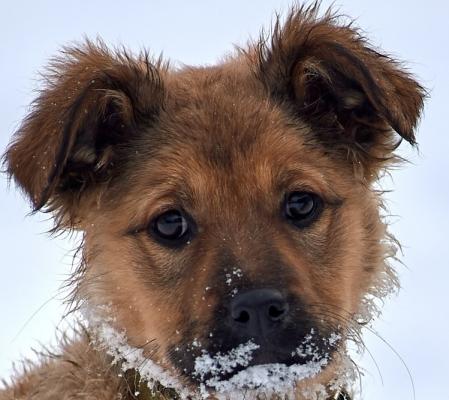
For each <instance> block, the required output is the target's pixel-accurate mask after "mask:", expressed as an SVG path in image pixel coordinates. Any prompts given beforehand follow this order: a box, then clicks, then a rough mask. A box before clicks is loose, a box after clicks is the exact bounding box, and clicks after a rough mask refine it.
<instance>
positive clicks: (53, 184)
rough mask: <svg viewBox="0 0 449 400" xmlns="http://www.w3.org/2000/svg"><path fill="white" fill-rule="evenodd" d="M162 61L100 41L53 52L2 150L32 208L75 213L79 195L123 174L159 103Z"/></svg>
mask: <svg viewBox="0 0 449 400" xmlns="http://www.w3.org/2000/svg"><path fill="white" fill-rule="evenodd" d="M160 69H161V68H159V65H158V64H157V62H156V63H155V64H153V63H151V62H150V60H149V57H148V56H147V55H146V53H142V54H141V55H140V56H138V57H133V56H131V55H130V54H129V53H128V52H127V51H125V50H116V51H113V50H110V49H108V48H107V47H106V45H105V44H104V43H103V42H101V41H97V42H91V41H86V42H85V43H83V44H80V45H76V46H72V47H66V48H65V49H64V50H63V51H62V52H61V54H60V56H59V57H57V58H55V59H54V60H53V62H52V63H51V64H50V66H49V68H48V71H47V73H46V74H45V75H44V77H45V83H46V85H45V86H44V88H43V89H42V90H41V92H40V95H39V96H38V98H37V99H36V100H35V101H34V103H33V106H32V108H31V111H30V112H29V114H28V116H27V117H26V118H25V120H24V121H23V123H22V125H21V126H20V127H19V129H18V131H17V132H16V134H15V138H14V140H13V142H12V143H11V145H10V146H9V148H8V149H7V152H6V154H5V156H4V164H5V166H6V168H7V172H8V173H9V175H10V176H12V177H13V178H14V179H15V181H16V182H17V183H18V185H19V186H20V187H21V188H22V189H23V191H24V192H25V193H26V194H27V195H28V196H29V198H30V199H31V201H32V203H33V206H34V209H35V210H39V209H42V208H43V207H46V209H47V210H50V211H56V212H57V214H58V216H59V217H58V218H59V219H62V218H65V219H69V220H72V219H73V215H74V210H76V209H77V207H78V203H80V199H83V198H85V197H86V195H90V194H93V193H96V192H97V191H98V190H99V189H100V188H104V187H106V186H107V184H108V183H109V182H110V181H111V180H112V179H113V178H115V177H117V176H120V174H121V173H122V171H123V168H122V165H121V164H123V163H124V162H125V161H124V158H125V157H124V156H123V154H129V153H130V152H129V151H128V148H129V143H130V141H131V140H133V139H134V138H135V137H136V135H137V134H138V132H139V131H140V130H141V129H143V128H142V127H146V128H148V127H149V126H151V124H153V123H155V121H156V120H157V117H158V115H159V111H160V110H161V108H162V104H163V99H164V88H163V83H162V77H161V76H160ZM129 156H130V157H131V156H132V155H129ZM97 189H98V190H97ZM66 215H69V216H70V217H66Z"/></svg>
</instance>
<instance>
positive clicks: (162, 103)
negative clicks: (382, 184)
mask: <svg viewBox="0 0 449 400" xmlns="http://www.w3.org/2000/svg"><path fill="white" fill-rule="evenodd" d="M317 13H318V10H317V7H316V6H312V7H309V8H304V7H297V8H294V9H292V11H291V12H290V13H289V15H288V16H287V18H286V19H285V21H284V22H283V23H281V22H280V21H279V20H278V21H277V22H276V23H275V25H274V28H273V31H272V34H271V36H270V37H269V38H267V37H265V36H263V37H261V38H260V40H258V41H255V42H252V43H250V44H249V45H248V46H247V47H245V48H241V49H237V50H236V51H235V54H234V55H233V56H230V57H228V58H226V59H225V60H224V61H223V62H221V63H220V64H217V65H216V66H212V67H183V68H182V69H180V70H174V69H172V68H171V67H170V66H169V65H168V64H167V63H164V62H163V61H162V60H153V59H151V58H150V57H149V56H148V54H147V53H143V54H140V55H138V56H134V55H132V54H130V53H129V52H127V51H125V50H123V49H119V50H115V51H112V50H110V49H108V48H107V47H106V46H105V45H104V44H103V43H102V42H90V41H87V42H85V43H84V44H81V45H75V46H72V47H67V48H65V49H64V50H63V51H62V53H61V54H60V55H59V56H58V57H57V58H56V59H54V60H53V61H52V63H51V64H50V67H49V68H48V71H47V74H46V85H45V86H44V87H43V89H42V90H41V93H40V94H39V96H38V98H37V99H36V101H35V102H34V104H33V107H32V110H31V112H30V113H29V115H28V117H27V118H26V119H25V120H24V122H23V124H22V126H21V127H20V128H19V130H18V131H17V133H16V134H15V137H14V139H13V142H12V143H11V145H10V147H9V148H8V150H7V152H6V154H5V165H6V168H7V170H8V173H9V174H10V176H12V177H13V178H14V180H15V181H16V183H17V184H18V186H19V187H20V188H21V189H22V190H23V191H24V192H25V194H26V195H27V196H28V197H29V198H30V199H31V202H32V205H33V207H34V209H35V210H36V211H37V210H45V211H48V212H52V213H53V215H54V218H55V231H61V230H76V231H80V232H82V233H83V246H82V248H81V253H82V257H81V258H82V260H81V263H80V266H79V268H78V269H77V271H75V273H74V275H73V279H72V282H71V289H72V291H73V295H72V298H71V301H72V302H73V305H74V308H78V307H82V306H83V305H84V306H86V305H88V307H90V308H93V307H95V306H96V305H103V304H110V305H111V308H112V312H113V314H114V315H115V316H116V318H117V320H116V326H117V328H118V329H123V328H125V329H126V331H127V334H128V337H129V340H130V343H131V344H132V345H134V346H136V347H139V346H143V347H144V348H145V352H146V354H147V356H148V357H151V358H153V359H155V360H158V361H159V362H160V363H161V364H162V365H164V366H165V367H166V368H167V369H170V370H174V371H176V372H177V373H179V372H180V371H181V370H182V368H180V366H181V365H182V366H184V365H187V366H190V367H189V368H191V363H192V360H191V359H187V360H184V359H183V358H182V357H183V356H182V355H181V356H179V355H178V354H176V352H175V350H174V349H175V348H177V347H180V348H183V349H185V348H186V346H187V345H188V343H191V341H192V340H194V339H195V338H201V340H202V341H203V342H204V344H205V346H206V347H207V348H208V349H211V350H216V349H220V348H223V346H225V347H226V346H227V348H232V346H233V345H234V344H235V343H234V342H229V343H228V342H225V341H222V342H214V340H213V339H209V338H208V337H206V336H205V334H204V333H205V332H209V331H214V330H216V331H217V332H219V331H220V329H224V328H223V327H222V326H221V325H220V323H221V322H220V317H219V316H220V315H221V314H220V313H221V312H222V304H223V302H225V301H227V300H226V299H228V298H229V296H231V294H230V293H229V291H230V289H231V288H230V287H228V286H226V285H225V279H226V273H227V272H228V271H230V270H231V269H232V267H234V266H238V267H239V268H240V269H242V270H243V271H244V274H243V277H242V278H241V279H240V278H236V281H235V284H236V285H237V287H238V289H239V290H246V289H248V288H253V287H271V286H279V287H281V288H283V290H285V291H286V292H288V293H290V294H291V295H292V296H293V297H294V299H295V301H298V302H299V303H298V304H300V306H298V310H300V309H301V310H304V313H302V314H301V316H298V317H297V319H295V321H296V322H297V323H298V322H299V321H302V322H301V323H304V324H305V325H304V326H307V324H312V326H317V327H318V329H321V330H322V331H325V332H331V331H332V330H335V329H337V328H338V329H340V328H341V327H343V328H344V332H345V338H348V339H351V338H352V339H355V340H358V334H359V330H360V326H359V324H358V323H357V322H356V321H357V318H359V317H360V316H361V315H365V316H366V312H368V314H369V313H371V312H372V309H371V308H370V307H371V306H372V303H370V302H369V299H371V298H372V297H382V296H383V295H384V294H385V293H386V292H387V291H388V290H389V289H390V288H391V287H392V286H394V284H395V275H394V271H393V270H392V269H391V267H390V266H389V264H388V262H387V259H388V257H391V256H392V255H393V253H392V250H391V241H390V239H389V236H388V234H387V231H386V227H385V225H384V223H383V221H382V219H381V217H380V211H379V210H380V209H381V206H382V202H381V198H380V193H378V192H376V191H375V190H374V189H373V186H374V184H375V183H376V182H377V180H378V178H379V176H381V175H382V173H383V172H384V171H385V170H386V169H387V168H388V167H389V166H391V165H392V164H393V163H395V162H396V158H395V155H394V150H395V149H396V147H397V146H398V144H399V142H400V141H401V140H406V141H407V142H409V143H411V144H415V128H416V124H417V121H418V119H419V116H420V112H421V110H422V106H423V99H424V96H425V91H424V89H423V88H422V87H421V86H420V85H419V84H418V83H417V82H416V81H415V80H414V79H413V77H412V76H411V75H409V74H408V73H407V72H406V71H405V69H404V68H403V67H402V66H401V65H400V64H398V63H397V62H396V61H394V60H392V59H391V58H390V57H388V56H386V55H384V54H382V53H380V52H378V51H377V50H374V49H373V48H372V47H370V45H369V44H368V42H367V41H366V39H365V38H364V37H363V36H362V35H361V33H360V32H359V31H358V30H356V29H355V28H354V27H353V26H352V24H347V25H345V24H343V23H342V22H341V21H340V19H339V18H338V17H337V16H335V15H333V14H332V13H331V12H330V11H329V12H327V13H325V14H324V16H322V17H318V15H317ZM242 188H243V190H242ZM292 190H310V191H314V192H316V193H318V194H319V195H320V196H321V197H322V198H323V200H324V202H325V208H324V211H323V213H322V215H321V216H320V218H319V219H318V220H317V221H316V222H315V224H313V225H312V226H311V227H309V228H307V229H305V230H304V231H302V232H298V230H297V229H296V228H294V227H292V226H291V225H289V224H287V223H286V222H285V221H284V220H283V219H282V218H281V216H280V205H281V204H282V201H283V199H284V197H285V193H288V192H289V191H292ZM173 206H176V207H181V208H183V209H187V210H188V211H189V213H190V215H193V216H194V218H195V220H196V221H197V226H198V227H199V230H198V232H196V236H195V237H194V239H193V240H192V241H191V243H190V244H189V245H188V246H186V247H185V248H183V249H181V250H179V249H177V250H173V249H168V248H166V247H163V246H161V245H160V244H157V243H156V242H155V241H154V240H152V239H151V237H149V235H148V232H147V226H148V223H149V221H150V220H151V219H152V217H154V216H155V215H157V213H158V212H161V210H165V209H167V208H170V207H173ZM206 287H211V288H212V289H213V290H210V291H205V288H206ZM367 310H368V311H367ZM295 318H296V317H295ZM321 320H324V322H320V321H321ZM89 335H90V333H89V332H87V331H81V332H78V333H77V334H75V335H74V336H75V339H73V338H72V339H70V340H63V342H62V343H61V346H60V347H61V348H60V349H59V350H58V352H57V354H55V355H48V356H44V357H42V361H41V363H40V365H29V364H28V365H26V367H25V370H24V371H23V372H19V373H17V375H16V376H15V377H14V378H13V380H12V382H11V383H9V384H7V388H6V389H5V390H4V391H1V392H0V399H1V400H12V399H37V400H43V399H69V398H79V399H111V398H133V394H132V393H133V390H134V388H133V383H132V382H131V384H130V382H129V380H127V379H126V377H122V378H120V377H119V376H118V375H119V367H117V366H111V365H110V363H111V359H110V358H109V357H108V356H106V355H105V354H104V353H102V352H101V351H97V350H95V349H94V348H92V346H91V345H90V340H89ZM301 335H302V334H301ZM219 336H220V335H219ZM221 336H222V337H225V336H226V332H224V333H223V334H222V335H221ZM221 336H220V337H221ZM217 340H218V339H217ZM178 364H179V365H178ZM335 374H338V366H337V365H331V367H329V368H327V369H326V371H324V372H323V373H322V374H321V375H320V376H319V377H317V379H316V380H314V381H316V382H318V383H322V384H327V382H329V381H330V380H331V379H332V378H334V375H335ZM131 381H132V380H131ZM303 385H304V384H303ZM119 395H120V396H122V397H120V396H119ZM161 396H162V395H161ZM168 396H169V395H168Z"/></svg>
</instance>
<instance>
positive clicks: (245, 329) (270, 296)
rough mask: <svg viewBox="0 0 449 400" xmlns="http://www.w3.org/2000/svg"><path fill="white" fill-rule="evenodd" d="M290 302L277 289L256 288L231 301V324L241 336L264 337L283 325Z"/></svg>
mask: <svg viewBox="0 0 449 400" xmlns="http://www.w3.org/2000/svg"><path fill="white" fill-rule="evenodd" d="M287 314H288V304H287V301H286V300H285V298H284V296H283V295H282V293H281V292H279V291H278V290H276V289H255V290H250V291H248V292H245V293H242V294H239V295H237V296H236V297H234V298H233V299H232V301H231V315H230V317H231V321H230V322H231V326H232V329H233V331H234V333H236V334H237V335H239V336H250V337H264V336H265V335H266V334H267V333H270V332H272V331H274V330H276V329H278V328H280V327H281V325H282V324H281V323H282V321H283V320H284V319H285V317H286V316H287Z"/></svg>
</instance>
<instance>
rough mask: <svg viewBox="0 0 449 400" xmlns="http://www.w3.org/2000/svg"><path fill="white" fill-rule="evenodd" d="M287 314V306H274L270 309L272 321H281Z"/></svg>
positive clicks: (269, 313) (269, 315)
mask: <svg viewBox="0 0 449 400" xmlns="http://www.w3.org/2000/svg"><path fill="white" fill-rule="evenodd" d="M285 314H287V307H286V306H279V305H276V304H272V305H270V306H269V307H268V317H269V319H270V320H271V321H279V320H281V319H282V318H283V317H284V316H285Z"/></svg>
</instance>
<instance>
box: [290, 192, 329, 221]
mask: <svg viewBox="0 0 449 400" xmlns="http://www.w3.org/2000/svg"><path fill="white" fill-rule="evenodd" d="M322 208H323V201H322V200H321V198H320V197H319V196H318V195H316V194H315V193H309V192H292V193H290V194H288V195H287V197H286V200H285V205H284V213H285V217H286V218H287V219H288V220H289V221H291V222H292V223H293V224H295V225H296V226H297V227H298V228H305V227H307V226H309V225H310V224H312V222H314V221H315V220H316V219H317V218H318V216H319V215H320V213H321V211H322Z"/></svg>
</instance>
